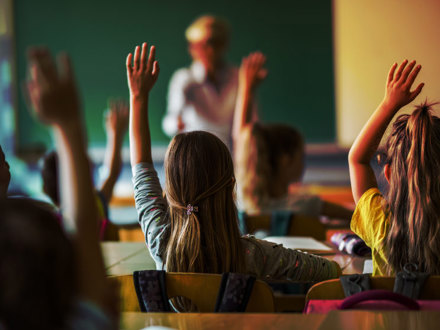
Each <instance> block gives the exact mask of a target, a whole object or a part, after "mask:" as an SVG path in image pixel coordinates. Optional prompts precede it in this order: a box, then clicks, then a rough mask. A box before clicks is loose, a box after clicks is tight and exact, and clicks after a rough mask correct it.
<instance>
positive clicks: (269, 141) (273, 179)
mask: <svg viewBox="0 0 440 330" xmlns="http://www.w3.org/2000/svg"><path fill="white" fill-rule="evenodd" d="M283 155H287V156H289V157H295V156H296V157H298V160H299V164H298V167H299V168H298V169H297V172H298V174H297V178H296V179H298V180H299V179H300V177H301V175H302V171H303V166H304V165H303V160H304V142H303V138H302V136H301V134H300V133H299V132H298V131H297V130H296V129H295V128H293V127H290V126H288V125H283V124H266V125H262V124H259V123H254V124H253V125H251V126H249V127H247V128H245V129H244V130H243V132H242V134H241V135H240V143H239V144H238V146H237V149H236V152H235V160H236V173H237V181H238V185H239V189H240V192H241V195H240V197H241V200H242V202H243V208H244V209H245V210H246V211H247V212H252V211H256V212H258V211H260V210H261V207H262V206H264V204H265V203H266V202H267V201H268V200H269V199H270V198H271V197H273V196H272V195H271V191H272V190H273V185H278V184H280V182H279V180H277V178H278V176H279V175H281V174H282V173H284V171H286V170H288V171H292V170H295V169H283V168H281V164H280V160H281V157H282V156H283ZM289 183H290V182H285V184H286V189H287V186H288V184H289Z"/></svg>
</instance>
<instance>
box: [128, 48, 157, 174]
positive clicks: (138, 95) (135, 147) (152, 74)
mask: <svg viewBox="0 0 440 330" xmlns="http://www.w3.org/2000/svg"><path fill="white" fill-rule="evenodd" d="M147 53H148V49H147V44H146V43H145V42H144V43H143V44H142V51H141V48H140V47H139V46H136V48H135V51H134V56H133V54H132V53H130V54H128V57H127V78H128V88H129V90H130V125H129V127H130V128H129V130H130V161H131V166H135V165H136V164H139V163H142V162H145V163H152V162H153V160H152V157H151V138H150V125H149V122H148V96H149V94H150V90H151V88H153V86H154V84H155V83H156V80H157V77H158V76H159V65H158V63H157V61H155V53H156V48H155V47H154V46H151V48H150V53H149V54H147ZM147 55H148V59H147ZM132 62H133V63H132Z"/></svg>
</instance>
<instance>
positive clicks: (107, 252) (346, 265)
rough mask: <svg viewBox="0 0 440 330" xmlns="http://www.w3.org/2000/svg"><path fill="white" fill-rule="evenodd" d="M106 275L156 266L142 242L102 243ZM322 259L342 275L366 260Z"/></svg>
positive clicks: (339, 256)
mask: <svg viewBox="0 0 440 330" xmlns="http://www.w3.org/2000/svg"><path fill="white" fill-rule="evenodd" d="M101 247H102V251H103V254H104V262H105V266H106V270H107V274H108V275H129V274H133V271H135V270H141V269H156V264H155V262H154V260H153V258H152V257H151V255H150V252H149V251H148V249H147V247H146V245H145V243H144V242H103V243H101ZM322 257H324V258H326V259H329V260H333V261H336V262H337V263H338V264H339V265H340V266H341V268H342V272H343V274H359V273H362V270H363V267H364V262H365V260H368V258H361V257H356V256H350V255H347V254H342V253H339V252H338V253H336V254H330V255H323V256H322Z"/></svg>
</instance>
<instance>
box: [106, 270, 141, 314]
mask: <svg viewBox="0 0 440 330" xmlns="http://www.w3.org/2000/svg"><path fill="white" fill-rule="evenodd" d="M107 279H108V280H109V281H110V282H114V283H116V286H117V287H118V292H119V301H120V304H119V306H120V311H121V312H140V311H141V309H140V307H139V302H138V298H137V295H136V290H135V288H134V283H133V275H118V276H109V277H107Z"/></svg>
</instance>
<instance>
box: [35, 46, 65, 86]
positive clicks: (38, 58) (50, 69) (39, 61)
mask: <svg viewBox="0 0 440 330" xmlns="http://www.w3.org/2000/svg"><path fill="white" fill-rule="evenodd" d="M29 60H30V61H31V63H33V64H35V65H36V66H37V67H38V72H39V73H40V75H39V78H40V82H43V81H44V82H45V83H48V84H50V83H52V82H57V80H58V73H57V69H56V66H55V62H54V60H53V57H52V55H51V54H50V52H49V51H48V50H47V49H46V48H43V47H35V48H31V49H30V51H29Z"/></svg>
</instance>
